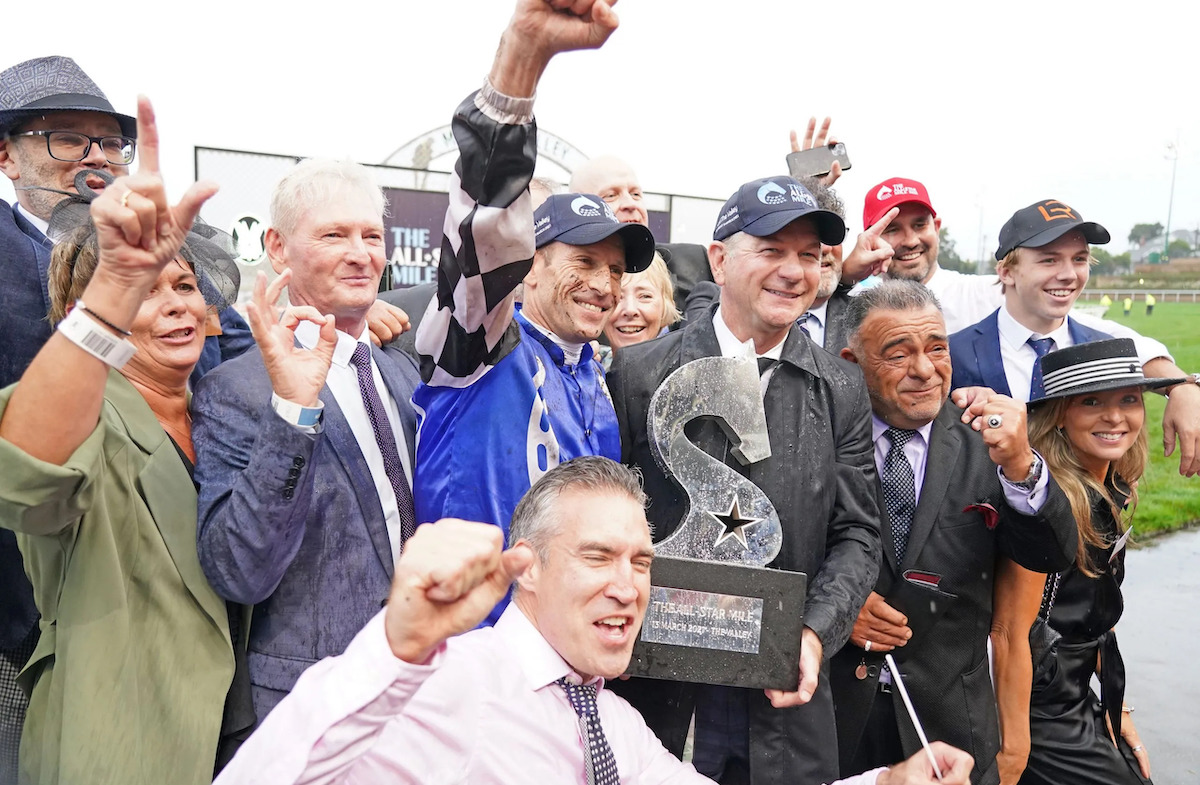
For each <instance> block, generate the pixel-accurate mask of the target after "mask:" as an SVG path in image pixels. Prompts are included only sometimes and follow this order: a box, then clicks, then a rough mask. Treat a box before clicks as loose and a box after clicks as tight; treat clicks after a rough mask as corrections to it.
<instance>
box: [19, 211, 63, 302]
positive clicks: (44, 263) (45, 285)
mask: <svg viewBox="0 0 1200 785" xmlns="http://www.w3.org/2000/svg"><path fill="white" fill-rule="evenodd" d="M12 211H13V220H14V221H15V222H16V224H17V228H19V229H20V230H21V231H22V232H24V233H25V234H26V236H28V237H29V241H30V245H32V246H33V256H34V258H35V259H36V260H37V267H38V280H39V281H41V286H42V300H43V301H44V302H45V305H46V312H47V313H49V311H50V283H49V282H50V252H51V251H52V250H53V249H54V243H52V242H51V241H50V238H48V237H46V235H44V234H42V230H41V229H38V228H37V227H36V226H34V225H33V224H32V223H30V221H29V219H28V218H26V217H25V216H24V215H23V214H22V213H21V211H20V210H18V209H17V205H16V204H15V203H14V204H13V206H12Z"/></svg>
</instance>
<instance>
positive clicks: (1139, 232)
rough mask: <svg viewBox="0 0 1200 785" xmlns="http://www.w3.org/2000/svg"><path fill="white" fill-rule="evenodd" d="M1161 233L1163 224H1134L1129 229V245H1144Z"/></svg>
mask: <svg viewBox="0 0 1200 785" xmlns="http://www.w3.org/2000/svg"><path fill="white" fill-rule="evenodd" d="M1162 233H1163V225H1162V224H1160V223H1152V224H1134V225H1133V228H1132V229H1130V230H1129V243H1130V245H1138V246H1140V245H1145V244H1146V243H1147V242H1149V241H1150V240H1153V239H1154V238H1155V237H1161V236H1162Z"/></svg>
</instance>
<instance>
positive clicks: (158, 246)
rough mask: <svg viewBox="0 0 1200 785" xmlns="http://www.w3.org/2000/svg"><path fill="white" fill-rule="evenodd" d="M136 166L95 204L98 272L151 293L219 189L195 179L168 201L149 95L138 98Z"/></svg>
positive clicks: (93, 204) (94, 216)
mask: <svg viewBox="0 0 1200 785" xmlns="http://www.w3.org/2000/svg"><path fill="white" fill-rule="evenodd" d="M137 126H138V147H139V153H138V170H137V174H134V175H129V176H127V177H121V178H119V179H118V180H116V181H115V182H114V183H113V184H112V185H110V186H108V187H107V188H105V189H104V193H102V194H101V195H100V196H99V197H98V198H97V199H96V200H95V201H94V202H92V206H91V214H92V220H93V222H94V223H95V225H96V236H97V241H98V244H99V251H100V263H99V267H98V270H97V272H99V270H101V269H102V270H103V271H104V275H106V276H108V277H109V278H111V279H113V280H115V281H119V282H121V283H123V284H124V285H126V286H128V287H130V288H131V289H134V290H137V291H141V292H144V291H148V289H149V287H150V286H151V285H153V283H154V282H155V281H156V280H157V279H158V274H159V272H160V271H161V270H162V268H163V267H164V266H165V265H166V264H167V262H170V261H171V260H172V259H174V258H175V257H176V256H177V255H178V254H179V249H180V247H181V246H182V245H183V240H184V238H185V237H186V236H187V233H188V230H189V229H191V228H192V223H193V222H194V221H195V220H196V216H197V215H198V214H199V212H200V207H201V206H202V205H203V204H204V203H205V202H206V201H207V200H208V199H209V198H210V197H211V196H212V195H213V194H215V193H216V192H217V186H216V185H215V184H214V183H204V182H200V183H195V184H194V185H192V187H191V188H189V189H188V191H187V193H186V194H184V196H183V198H182V199H180V200H179V203H178V204H176V205H175V206H174V207H171V206H169V205H168V204H167V193H166V188H165V187H164V185H163V179H162V175H161V174H160V173H159V163H158V125H157V123H156V122H155V118H154V108H153V107H152V106H151V105H150V99H148V98H146V97H145V96H138V120H137Z"/></svg>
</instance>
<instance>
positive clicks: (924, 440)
mask: <svg viewBox="0 0 1200 785" xmlns="http://www.w3.org/2000/svg"><path fill="white" fill-rule="evenodd" d="M890 427H891V426H890V425H888V424H887V423H886V422H884V421H883V420H881V419H879V417H878V416H876V415H875V414H872V415H871V441H873V442H874V443H875V468H876V469H878V470H879V477H880V481H881V482H882V478H883V462H884V460H885V459H886V458H887V454H888V450H890V449H891V448H892V440H891V439H889V438H886V434H887V429H888V428H890ZM915 430H916V431H917V434H918V436H919V438H913V439H909V440H908V443H907V444H905V445H904V448H903V449H904V457H905V458H907V459H908V464H909V466H911V467H912V470H913V480H914V481H915V486H916V497H915V501H916V503H917V504H920V503H921V487H922V486H923V485H924V483H925V464H926V463H927V462H928V458H929V435H930V433H932V431H933V423H932V422H928V423H926V424H925V425H922V426H921V427H920V428H917V429H915ZM1039 457H1040V456H1039ZM996 475H997V476H998V477H999V478H1000V486H1001V487H1002V488H1004V499H1005V500H1006V501H1007V502H1008V505H1009V506H1010V507H1012V508H1013V509H1014V510H1016V511H1017V512H1019V513H1023V514H1025V515H1037V513H1038V510H1040V509H1042V505H1043V504H1045V502H1046V486H1047V484H1048V482H1049V477H1050V472H1049V471H1048V470H1047V469H1046V468H1045V464H1044V463H1043V465H1042V475H1041V477H1039V478H1038V481H1037V484H1036V485H1034V486H1033V490H1031V491H1027V490H1025V489H1024V488H1019V487H1017V486H1016V485H1013V484H1012V483H1011V482H1009V481H1008V478H1007V477H1005V476H1004V472H1002V471H1001V470H1000V467H999V466H997V467H996ZM1018 479H1021V480H1023V479H1025V478H1024V477H1020V478H1018Z"/></svg>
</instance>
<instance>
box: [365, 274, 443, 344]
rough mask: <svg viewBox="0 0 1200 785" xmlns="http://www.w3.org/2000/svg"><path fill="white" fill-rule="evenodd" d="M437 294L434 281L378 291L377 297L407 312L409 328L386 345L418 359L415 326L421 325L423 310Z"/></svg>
mask: <svg viewBox="0 0 1200 785" xmlns="http://www.w3.org/2000/svg"><path fill="white" fill-rule="evenodd" d="M435 294H437V284H436V283H421V284H417V285H416V286H410V287H408V288H407V289H392V290H390V291H387V292H380V293H379V299H380V300H383V301H384V302H385V303H388V304H390V305H394V306H396V307H397V308H403V309H404V312H405V313H407V314H408V322H409V329H408V330H407V331H406V332H405V333H404V334H403V335H401V336H400V337H399V338H396V339H395V340H393V341H392V342H391V343H389V344H388V346H390V347H392V348H393V349H399V350H400V351H402V352H404V353H405V354H407V355H409V356H410V357H412V358H414V359H416V360H418V361H419V360H420V358H419V357H418V356H417V346H416V344H417V327H419V326H420V325H421V319H422V318H424V316H425V310H426V309H427V308H428V307H429V301H430V300H432V299H433V296H434V295H435Z"/></svg>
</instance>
